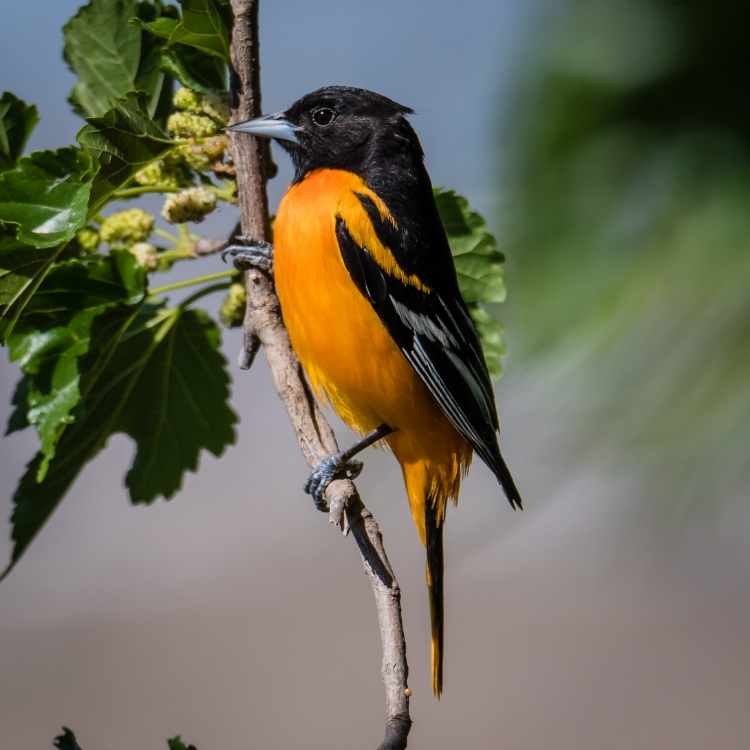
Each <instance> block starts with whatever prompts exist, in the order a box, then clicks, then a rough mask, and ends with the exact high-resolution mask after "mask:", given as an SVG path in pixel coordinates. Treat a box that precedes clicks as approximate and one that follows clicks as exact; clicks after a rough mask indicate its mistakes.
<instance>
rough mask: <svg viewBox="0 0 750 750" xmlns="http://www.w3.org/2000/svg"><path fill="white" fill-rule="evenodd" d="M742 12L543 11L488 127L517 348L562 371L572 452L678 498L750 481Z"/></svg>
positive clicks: (629, 7)
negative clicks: (517, 75) (603, 456)
mask: <svg viewBox="0 0 750 750" xmlns="http://www.w3.org/2000/svg"><path fill="white" fill-rule="evenodd" d="M749 17H750V11H749V10H748V7H747V5H746V4H742V3H737V2H732V0H715V2H712V3H705V2H701V1H700V0H686V1H684V2H676V1H672V0H630V1H629V2H625V1H624V0H597V1H594V0H574V1H573V2H570V3H568V4H567V5H566V6H565V7H564V8H561V7H559V6H557V7H556V9H555V11H554V13H547V14H545V15H544V16H543V23H541V24H537V25H536V26H535V27H534V29H535V32H534V33H535V38H534V40H533V49H534V52H533V54H534V56H535V57H534V60H533V62H532V64H531V65H530V70H529V71H528V72H527V73H526V74H525V75H523V76H521V80H519V82H518V94H517V96H516V101H515V104H514V106H510V107H508V108H507V112H508V117H507V120H506V121H505V123H504V134H503V141H502V143H503V151H504V153H506V154H509V155H510V159H511V160H512V164H511V166H510V167H509V169H508V171H507V173H506V174H504V175H503V176H502V180H503V182H502V184H503V186H504V187H506V188H508V190H509V192H508V194H507V197H508V202H507V203H506V204H505V205H504V206H503V215H504V216H506V217H507V221H508V226H506V227H505V233H506V236H505V239H506V246H507V247H508V248H509V255H510V257H511V258H512V261H513V262H512V264H511V266H510V268H509V270H508V272H509V275H510V277H511V281H510V283H511V286H512V287H513V289H514V294H513V303H514V308H513V309H514V316H515V317H514V326H515V327H514V330H515V331H516V332H517V333H516V337H517V339H518V340H517V341H514V344H515V351H523V353H524V354H525V356H526V357H528V358H530V359H531V360H532V361H535V362H536V363H537V364H540V365H541V366H542V367H546V368H548V372H549V373H550V383H552V378H553V376H552V374H551V373H552V372H553V370H554V372H555V373H556V374H558V375H559V376H560V377H559V378H557V379H555V380H554V390H555V392H557V393H559V394H564V395H563V396H562V398H563V399H564V398H565V395H567V397H568V398H569V400H570V402H571V403H573V404H574V407H573V409H574V412H575V420H574V422H573V423H571V425H570V431H571V434H572V435H573V436H575V437H577V438H579V439H580V440H579V441H577V445H578V446H579V448H580V445H581V442H580V441H583V443H584V445H586V446H589V447H590V448H592V449H598V448H599V447H601V446H606V447H608V448H609V449H610V450H611V451H612V454H611V455H614V457H615V458H616V460H617V462H618V463H619V464H620V465H621V466H623V467H627V468H628V469H629V470H630V471H632V472H636V473H637V474H638V475H640V476H641V477H642V478H643V479H645V480H646V482H647V483H646V485H645V487H644V490H645V491H644V494H645V495H646V496H649V497H652V498H654V499H658V498H659V497H661V498H664V499H666V498H668V497H669V498H674V499H680V500H681V502H682V503H683V506H682V507H684V508H688V507H691V506H694V505H695V504H697V503H702V502H703V501H705V500H708V501H714V500H716V499H721V498H728V497H735V498H743V497H747V494H748V493H747V482H748V480H749V479H750V473H749V472H748V443H749V442H750V427H748V425H750V289H749V287H750V89H749V88H748V81H749V80H750V55H748V42H747V38H746V34H747V28H748V24H747V21H748V18H749ZM540 41H541V42H542V47H541V49H540ZM519 337H520V338H519ZM553 365H554V366H553ZM709 507H710V506H709Z"/></svg>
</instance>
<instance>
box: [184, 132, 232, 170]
mask: <svg viewBox="0 0 750 750" xmlns="http://www.w3.org/2000/svg"><path fill="white" fill-rule="evenodd" d="M228 143H229V139H228V138H227V137H226V136H225V135H216V136H214V137H213V138H207V139H206V140H205V141H203V143H188V144H185V145H183V146H180V147H179V148H178V152H179V154H180V156H181V157H182V158H183V159H184V160H185V163H186V164H189V165H190V166H191V167H192V168H193V169H194V170H196V171H197V172H206V171H208V170H209V169H210V168H211V165H212V164H214V163H215V162H217V161H220V160H221V159H222V157H223V156H224V151H225V149H226V147H227V145H228Z"/></svg>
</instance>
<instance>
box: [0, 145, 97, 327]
mask: <svg viewBox="0 0 750 750" xmlns="http://www.w3.org/2000/svg"><path fill="white" fill-rule="evenodd" d="M95 171H96V167H95V165H94V163H93V162H92V160H91V156H90V154H88V153H86V152H84V151H81V150H80V149H75V148H72V147H71V148H65V149H60V150H59V151H39V152H36V153H34V154H32V155H31V156H29V157H26V158H24V159H21V160H20V161H19V163H18V166H17V167H16V168H15V169H12V170H8V171H6V172H3V173H0V222H6V224H5V225H0V342H3V341H5V339H6V338H7V337H8V336H9V335H10V333H11V331H12V330H13V327H14V326H15V324H16V322H17V321H18V319H19V318H20V316H21V315H22V314H23V311H24V309H25V308H26V305H28V303H29V301H30V300H31V299H32V297H33V295H34V293H35V292H36V291H37V289H38V288H39V285H40V284H41V283H42V281H43V280H44V277H45V276H46V274H47V273H48V272H49V270H50V268H51V267H52V265H53V264H54V262H55V261H56V260H57V259H58V258H59V257H60V255H61V254H62V252H63V250H64V248H65V245H66V243H67V242H68V241H69V240H70V239H71V238H72V237H73V235H74V234H75V233H76V232H77V231H78V230H79V229H80V228H81V227H82V226H83V224H84V223H85V221H86V216H87V214H88V201H89V195H90V192H91V186H92V183H93V179H94V174H95Z"/></svg>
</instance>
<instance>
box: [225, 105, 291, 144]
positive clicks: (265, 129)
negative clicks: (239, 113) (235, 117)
mask: <svg viewBox="0 0 750 750" xmlns="http://www.w3.org/2000/svg"><path fill="white" fill-rule="evenodd" d="M227 130H232V131H234V132H235V133H250V135H255V136H258V137H260V138H273V139H275V140H277V141H290V142H291V143H299V141H298V139H297V131H299V130H302V128H301V127H299V126H298V125H294V124H293V123H291V122H289V120H287V119H286V118H285V117H284V113H283V112H277V113H276V114H274V115H264V116H263V117H256V118H255V119H254V120H245V121H244V122H238V123H235V124H234V125H230V126H229V127H228V128H227Z"/></svg>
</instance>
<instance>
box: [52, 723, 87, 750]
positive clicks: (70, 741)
mask: <svg viewBox="0 0 750 750" xmlns="http://www.w3.org/2000/svg"><path fill="white" fill-rule="evenodd" d="M62 729H63V733H62V734H59V735H58V736H57V737H55V739H54V740H53V744H54V746H55V747H56V748H57V750H81V746H80V745H79V744H78V740H76V736H75V735H74V734H73V732H71V731H70V729H68V727H63V728H62Z"/></svg>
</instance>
